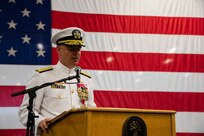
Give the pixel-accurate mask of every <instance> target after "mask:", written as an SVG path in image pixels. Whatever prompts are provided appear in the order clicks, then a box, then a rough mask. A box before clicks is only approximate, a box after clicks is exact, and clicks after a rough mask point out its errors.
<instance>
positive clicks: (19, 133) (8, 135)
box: [0, 129, 204, 136]
mask: <svg viewBox="0 0 204 136" xmlns="http://www.w3.org/2000/svg"><path fill="white" fill-rule="evenodd" d="M0 135H1V136H23V135H26V129H0ZM176 136H204V134H203V133H176Z"/></svg>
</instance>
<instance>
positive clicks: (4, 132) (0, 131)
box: [0, 129, 26, 136]
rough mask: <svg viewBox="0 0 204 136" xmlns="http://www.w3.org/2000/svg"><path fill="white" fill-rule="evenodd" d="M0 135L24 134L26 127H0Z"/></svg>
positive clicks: (14, 135)
mask: <svg viewBox="0 0 204 136" xmlns="http://www.w3.org/2000/svg"><path fill="white" fill-rule="evenodd" d="M0 135H1V136H25V135H26V129H0Z"/></svg>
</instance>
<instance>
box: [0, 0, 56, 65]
mask: <svg viewBox="0 0 204 136" xmlns="http://www.w3.org/2000/svg"><path fill="white" fill-rule="evenodd" d="M50 37H51V3H50V0H36V1H34V0H1V1H0V64H26V65H49V64H51V49H52V47H51V42H50Z"/></svg>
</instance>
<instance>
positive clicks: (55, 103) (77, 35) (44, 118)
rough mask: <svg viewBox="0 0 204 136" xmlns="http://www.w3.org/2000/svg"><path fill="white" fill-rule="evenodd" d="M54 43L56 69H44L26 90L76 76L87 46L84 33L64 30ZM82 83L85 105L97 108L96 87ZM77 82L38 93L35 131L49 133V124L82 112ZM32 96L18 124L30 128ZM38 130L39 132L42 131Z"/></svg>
mask: <svg viewBox="0 0 204 136" xmlns="http://www.w3.org/2000/svg"><path fill="white" fill-rule="evenodd" d="M51 41H52V43H54V44H56V45H57V52H58V55H59V61H58V63H57V64H56V65H55V66H50V67H46V68H41V69H38V70H36V72H35V73H34V74H33V75H32V77H31V80H30V82H29V83H28V85H27V86H26V88H31V87H34V86H39V85H42V84H44V83H47V82H54V81H57V80H60V79H63V78H67V77H69V76H74V75H76V71H75V70H74V69H75V68H76V66H77V64H78V62H79V60H80V55H81V47H82V46H85V45H84V31H83V30H82V29H80V28H77V27H71V28H67V29H64V30H61V31H60V32H58V33H57V34H55V35H54V36H53V37H52V39H51ZM80 77H81V79H80V82H81V83H83V84H85V85H86V86H87V88H88V100H87V101H86V102H85V105H86V106H88V107H96V104H95V103H94V96H93V84H92V82H91V78H88V77H87V76H83V75H82V76H80ZM76 82H77V79H73V80H69V81H66V82H62V83H56V84H53V85H51V86H48V87H45V88H42V89H40V90H38V91H36V97H35V99H34V102H33V111H34V113H35V115H36V116H39V118H35V129H36V130H37V128H40V129H41V130H43V131H46V129H47V127H48V126H47V124H48V123H49V122H50V121H51V120H52V119H53V118H54V117H56V116H57V115H59V114H60V113H62V112H64V111H67V110H69V109H71V108H80V107H81V106H82V103H81V101H80V98H79V96H78V93H77V85H76V84H73V83H76ZM28 105H29V96H28V95H27V94H26V95H25V96H24V98H23V101H22V104H21V105H20V108H19V120H20V121H21V122H22V124H23V125H25V126H26V125H27V120H28V110H27V106H28ZM40 129H38V130H40Z"/></svg>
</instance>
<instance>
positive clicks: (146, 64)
mask: <svg viewBox="0 0 204 136" xmlns="http://www.w3.org/2000/svg"><path fill="white" fill-rule="evenodd" d="M52 54H53V56H54V57H53V60H52V63H53V64H56V63H57V60H58V57H57V54H56V48H53V51H52ZM81 58H83V61H80V63H79V65H80V66H81V67H82V68H84V69H92V70H116V71H118V70H119V71H164V72H204V63H203V60H204V55H201V54H200V55H199V54H164V53H163V54H162V53H116V52H90V51H82V53H81ZM110 59H112V61H111V62H109V60H110ZM167 60H169V61H170V62H169V63H164V62H166V61H167ZM133 62H135V63H133Z"/></svg>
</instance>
